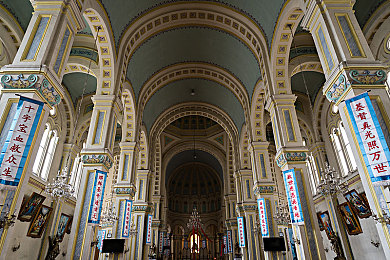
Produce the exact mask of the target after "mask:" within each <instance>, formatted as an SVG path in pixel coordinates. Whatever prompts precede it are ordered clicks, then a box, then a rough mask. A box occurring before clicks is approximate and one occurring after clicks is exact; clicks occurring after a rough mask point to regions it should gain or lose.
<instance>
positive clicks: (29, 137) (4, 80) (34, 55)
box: [0, 1, 84, 258]
mask: <svg viewBox="0 0 390 260" xmlns="http://www.w3.org/2000/svg"><path fill="white" fill-rule="evenodd" d="M75 2H76V1H32V4H33V7H34V13H33V16H32V18H31V20H30V23H29V26H28V28H27V30H26V32H25V35H24V38H23V41H22V43H21V45H20V47H19V49H18V51H17V53H16V56H15V58H14V60H13V63H12V64H10V65H6V66H4V67H2V68H1V70H0V83H1V86H2V90H1V98H0V108H1V111H3V112H2V113H3V114H2V117H1V118H2V121H3V122H2V125H3V127H2V135H3V137H4V138H3V140H4V141H5V140H6V139H5V138H6V137H7V133H8V132H10V131H11V130H12V129H14V128H15V125H13V124H11V123H10V122H11V121H7V120H12V119H14V120H17V119H18V118H19V116H21V117H20V119H22V117H23V116H24V115H25V112H26V111H25V109H26V107H27V106H30V107H32V108H31V109H30V111H29V113H28V114H31V112H33V109H34V110H35V113H34V115H33V114H31V115H30V116H31V118H30V119H31V120H30V119H27V118H25V119H23V120H26V121H25V122H23V124H19V125H20V126H22V125H24V126H26V127H25V128H24V129H23V130H21V131H23V134H25V136H24V137H23V136H21V138H18V139H19V140H22V139H23V140H25V141H26V143H23V144H22V143H20V144H17V145H19V146H20V147H22V145H23V153H22V152H21V153H20V154H23V155H22V157H19V158H18V162H17V163H18V167H19V170H17V171H16V168H14V169H15V171H16V172H15V173H12V172H10V173H9V174H8V175H11V176H14V175H15V176H16V177H17V179H18V184H17V185H15V186H14V188H13V189H11V190H10V191H6V192H2V194H0V199H2V201H7V203H5V204H4V205H5V206H3V207H2V208H1V215H2V216H4V214H6V213H7V212H10V214H12V213H13V212H14V211H15V210H16V209H19V208H20V206H21V203H22V197H23V196H20V195H23V194H24V193H25V188H24V187H27V181H28V179H29V177H30V173H31V172H32V165H33V163H34V161H35V156H36V154H37V150H38V146H39V143H40V141H41V136H42V134H43V130H44V126H45V124H46V121H47V116H48V111H49V110H50V109H51V108H52V107H55V106H56V105H58V104H59V103H60V101H61V99H62V97H63V96H64V95H63V93H64V90H63V89H62V86H61V80H62V76H63V70H64V64H66V61H67V59H68V56H69V52H70V47H71V45H72V43H73V38H74V35H75V33H76V32H77V31H79V30H81V29H82V27H83V26H84V25H83V20H82V16H81V13H80V9H79V7H78V6H77V5H76V3H75ZM18 94H20V95H21V96H23V97H26V98H27V99H24V98H22V97H21V96H19V95H18ZM26 115H27V114H26ZM35 120H38V121H35ZM15 122H19V121H15ZM30 123H32V124H30ZM19 125H17V126H16V127H19ZM16 131H18V130H16ZM8 137H9V138H11V136H8ZM14 139H15V138H14ZM9 144H12V146H10V147H9V148H11V147H13V145H14V143H9ZM2 145H3V146H4V145H5V144H4V143H2ZM3 148H5V147H2V149H3ZM13 150H15V149H13ZM19 150H20V149H19ZM20 151H21V150H20ZM15 152H16V153H18V152H17V151H16V150H15ZM3 156H4V157H3V158H2V159H3V160H4V162H6V161H7V160H8V159H9V158H6V157H7V156H10V154H9V151H8V150H7V151H6V152H5V154H3ZM15 156H16V155H15ZM11 161H12V160H11ZM4 162H2V163H1V164H2V166H5V165H6V164H5V163H4ZM12 164H13V163H12ZM14 166H16V165H14ZM1 170H2V171H4V170H5V169H3V168H2V169H1ZM3 173H4V172H3ZM4 177H6V179H8V180H10V177H9V176H8V177H7V176H4ZM13 179H14V178H13ZM12 182H14V181H12ZM6 185H7V184H6ZM7 186H10V185H7ZM11 186H12V185H11ZM12 232H13V231H12V229H11V230H10V231H9V232H8V230H0V233H1V238H0V251H1V254H0V258H3V257H5V255H3V254H4V252H6V251H7V250H6V248H7V247H8V240H7V239H6V237H7V236H12Z"/></svg>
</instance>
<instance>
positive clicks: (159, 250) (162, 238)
mask: <svg viewBox="0 0 390 260" xmlns="http://www.w3.org/2000/svg"><path fill="white" fill-rule="evenodd" d="M163 243H164V232H160V238H159V243H158V245H159V246H158V252H160V253H162V251H163Z"/></svg>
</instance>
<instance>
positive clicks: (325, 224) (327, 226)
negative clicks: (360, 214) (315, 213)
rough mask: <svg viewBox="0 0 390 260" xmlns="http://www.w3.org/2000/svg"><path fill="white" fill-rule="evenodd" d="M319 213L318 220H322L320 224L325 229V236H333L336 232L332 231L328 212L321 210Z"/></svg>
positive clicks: (330, 237)
mask: <svg viewBox="0 0 390 260" xmlns="http://www.w3.org/2000/svg"><path fill="white" fill-rule="evenodd" d="M319 215H320V221H321V222H322V226H323V227H324V229H323V230H325V233H326V236H327V237H328V238H329V239H332V238H334V237H335V235H336V234H335V233H334V230H333V227H332V222H331V220H330V217H329V212H328V211H324V212H321V213H320V214H319Z"/></svg>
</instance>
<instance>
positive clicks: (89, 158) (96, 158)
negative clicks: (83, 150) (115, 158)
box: [82, 154, 112, 169]
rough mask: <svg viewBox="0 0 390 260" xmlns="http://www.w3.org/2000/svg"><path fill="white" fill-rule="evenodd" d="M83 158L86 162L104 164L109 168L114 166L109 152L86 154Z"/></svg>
mask: <svg viewBox="0 0 390 260" xmlns="http://www.w3.org/2000/svg"><path fill="white" fill-rule="evenodd" d="M82 160H83V163H84V164H103V165H104V166H105V167H106V168H107V169H110V168H111V167H112V160H111V158H110V156H108V155H107V154H84V155H83V156H82Z"/></svg>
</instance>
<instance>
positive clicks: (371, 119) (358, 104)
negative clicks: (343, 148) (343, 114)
mask: <svg viewBox="0 0 390 260" xmlns="http://www.w3.org/2000/svg"><path fill="white" fill-rule="evenodd" d="M345 105H346V107H347V110H348V114H349V116H350V118H351V123H352V127H353V130H354V132H355V136H356V138H357V141H358V144H359V147H360V151H361V153H362V155H363V159H364V164H365V165H363V166H366V167H367V171H368V173H369V175H370V179H371V181H372V184H373V185H374V186H384V185H389V184H390V151H389V147H388V146H387V143H386V139H385V137H384V135H383V132H382V128H381V126H380V123H379V120H378V118H377V116H376V114H375V111H374V107H373V106H372V103H371V100H370V97H369V95H368V93H367V92H366V93H363V94H361V95H358V96H356V97H353V98H351V99H348V100H346V101H345Z"/></svg>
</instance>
